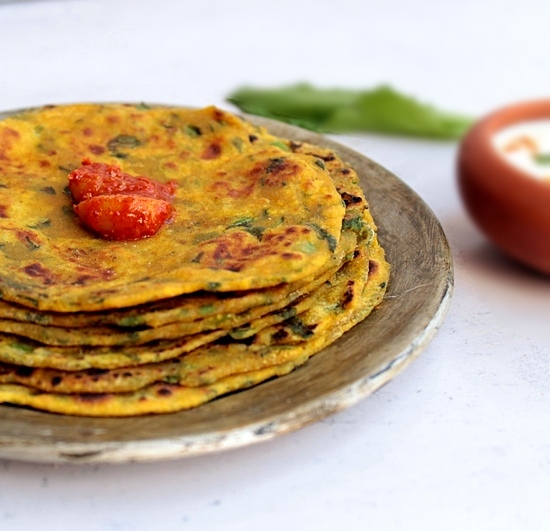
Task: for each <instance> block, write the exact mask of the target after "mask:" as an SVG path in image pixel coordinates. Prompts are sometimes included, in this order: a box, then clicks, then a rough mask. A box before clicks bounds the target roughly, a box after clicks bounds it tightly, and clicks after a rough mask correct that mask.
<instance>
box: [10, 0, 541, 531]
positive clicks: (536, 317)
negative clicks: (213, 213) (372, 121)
mask: <svg viewBox="0 0 550 531" xmlns="http://www.w3.org/2000/svg"><path fill="white" fill-rule="evenodd" d="M549 24H550V3H549V2H548V0H540V1H537V0H524V1H522V2H518V1H510V0H491V1H484V0H461V1H460V2H457V1H454V0H440V1H438V2H436V1H435V0H419V1H414V0H411V1H407V0H386V1H380V0H378V1H372V0H364V1H355V2H354V1H350V0H339V1H336V0H333V1H325V0H317V1H302V2H300V1H299V0H295V1H288V0H277V1H272V2H260V1H252V0H246V1H238V0H233V1H226V2H223V1H222V0H219V1H216V0H204V1H200V0H196V1H194V2H185V1H180V2H178V1H176V0H174V1H168V0H156V1H152V0H151V1H143V0H133V1H131V0H127V1H123V0H114V1H109V0H82V1H80V0H64V1H61V0H60V1H35V2H31V1H26V2H0V108H2V109H13V108H19V107H25V106H35V105H40V104H45V103H63V102H74V101H122V100H126V101H148V102H166V103H175V104H187V105H196V106H202V105H208V104H216V105H220V106H224V98H225V96H227V94H228V93H229V92H230V91H232V90H233V89H235V88H237V87H239V86H241V84H243V83H250V84H253V85H257V86H277V85H282V84H288V83H294V82H297V81H309V82H312V83H314V84H317V85H319V86H326V87H329V86H341V87H357V88H359V87H365V88H366V87H372V86H375V85H377V84H380V83H391V84H392V85H393V86H395V87H396V88H398V89H400V90H403V91H405V92H408V93H410V94H412V95H416V96H417V97H419V98H420V99H421V100H424V101H427V102H431V103H434V104H437V105H438V106H440V107H442V108H447V109H449V110H454V111H462V112H466V113H471V114H473V115H476V116H479V115H482V114H484V113H486V112H488V111H490V110H492V109H494V108H496V107H499V106H501V105H503V104H507V103H511V102H514V101H517V100H525V99H533V98H539V97H544V96H546V97H548V95H549V90H550V67H549V59H550V53H549V51H548V50H549V48H548V39H547V38H546V37H547V34H548V28H549V27H550V26H549ZM339 140H340V142H342V143H344V144H347V145H349V146H351V147H353V148H355V149H357V150H358V151H360V152H362V153H364V154H366V155H368V156H370V157H371V158H373V159H375V160H376V161H378V162H379V163H381V164H382V165H384V166H386V167H387V168H388V169H390V170H391V171H393V172H394V173H395V174H397V175H398V176H399V177H400V178H401V179H402V180H404V181H405V182H406V183H408V184H409V185H410V186H411V187H412V188H413V189H415V190H416V191H417V192H418V193H419V194H420V195H421V196H422V197H423V198H424V199H425V201H426V202H427V203H428V204H429V205H430V206H431V208H432V209H433V210H434V212H435V213H436V214H437V216H438V217H439V219H440V220H441V222H442V225H443V227H444V229H445V231H446V233H447V236H448V238H449V241H450V244H451V247H452V250H453V256H454V260H455V275H456V286H455V293H454V297H453V302H452V304H451V308H450V311H449V313H448V315H447V318H446V320H445V322H444V325H443V326H442V328H441V330H440V331H439V333H438V335H437V336H436V337H435V339H434V340H433V341H432V342H431V344H430V345H429V346H428V348H427V349H426V350H425V351H424V352H423V354H422V355H421V356H420V357H419V359H418V360H416V361H415V362H414V363H413V364H412V366H410V367H409V368H408V369H407V370H406V371H405V372H403V373H402V374H400V375H399V376H398V377H397V378H396V379H395V380H394V381H393V382H391V383H390V384H388V385H387V386H386V387H384V388H383V389H381V390H380V391H378V392H377V393H376V394H375V395H373V396H371V397H369V398H367V399H365V400H363V401H362V402H360V403H359V404H357V405H355V406H354V407H351V408H349V409H348V410H346V411H343V412H341V413H339V414H337V415H333V416H331V417H329V418H327V419H325V420H323V421H321V422H317V423H316V424H313V425H311V426H309V427H306V428H304V429H302V430H300V431H297V432H294V433H291V434H288V435H285V436H281V437H278V438H276V439H274V440H271V441H269V442H265V443H261V444H257V445H253V446H249V447H245V448H240V449H237V450H232V451H228V452H223V453H219V454H210V455H204V456H200V457H195V458H189V459H181V460H174V461H166V462H153V463H137V464H124V465H95V466H76V465H66V466H53V465H38V464H29V463H18V462H10V461H1V460H0V530H2V531H12V530H14V531H15V530H17V531H27V530H31V531H33V530H42V529H56V530H57V531H64V530H74V529H79V530H120V531H126V530H153V529H159V530H160V529H162V530H163V531H169V530H180V529H190V530H216V529H224V530H225V531H230V530H249V529H250V530H252V529H254V530H256V529H261V530H262V531H271V530H280V529H285V530H287V529H288V530H291V529H300V530H310V529H316V530H348V531H349V530H366V529H370V530H386V529H388V530H394V529H395V530H423V531H426V530H498V531H501V530H546V529H550V420H549V417H550V361H549V360H550V347H549V345H550V340H549V338H550V332H549V328H550V327H549V326H548V324H549V322H550V321H549V316H550V280H549V279H545V278H542V277H539V276H536V275H533V274H531V273H529V272H527V271H525V270H524V269H522V268H520V267H518V266H516V265H515V264H512V263H511V262H509V261H507V260H506V259H504V258H503V257H502V256H500V254H499V253H498V252H496V251H494V249H493V248H492V247H491V246H490V245H489V244H487V242H486V241H485V239H484V237H483V236H482V235H480V234H479V232H478V231H477V229H476V228H475V227H474V226H473V224H472V223H471V222H470V221H469V219H468V217H467V215H466V214H465V212H464V209H463V207H462V205H461V202H460V199H459V196H458V194H457V191H456V186H455V175H454V163H455V155H456V150H457V145H456V144H455V143H452V142H430V141H423V140H408V139H398V138H389V137H382V136H374V135H363V136H361V137H359V136H357V137H347V136H342V137H339Z"/></svg>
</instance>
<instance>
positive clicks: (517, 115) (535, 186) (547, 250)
mask: <svg viewBox="0 0 550 531" xmlns="http://www.w3.org/2000/svg"><path fill="white" fill-rule="evenodd" d="M549 118H550V100H541V101H533V102H527V103H520V104H517V105H512V106H510V107H505V108H503V109H501V110H498V111H496V112H494V113H492V114H490V115H488V116H487V117H485V118H483V119H482V120H480V121H479V122H477V123H476V124H475V125H474V126H473V127H472V129H471V130H470V131H469V132H468V133H467V134H466V136H465V138H464V139H463V141H462V143H461V146H460V150H459V154H458V183H459V188H460V192H461V195H462V198H463V200H464V203H465V205H466V208H467V209H468V211H469V213H470V215H471V216H472V218H473V219H474V221H475V222H476V223H477V225H478V226H479V228H480V229H481V230H482V231H483V232H484V233H485V234H486V235H487V236H488V238H489V239H490V240H491V241H492V242H493V243H494V244H495V245H496V246H498V247H499V248H500V249H501V250H503V251H504V252H505V253H506V254H508V255H509V256H511V257H513V258H515V259H516V260H518V261H520V262H522V263H523V264H526V265H528V266H530V267H532V268H534V269H536V270H538V271H540V272H542V273H544V274H550V184H549V183H548V182H544V181H541V180H539V179H537V178H536V177H533V176H531V175H529V174H528V173H526V172H524V171H522V170H521V169H518V168H516V167H515V166H513V165H512V164H511V163H509V162H508V161H507V160H506V159H505V158H504V156H503V155H501V154H500V153H499V152H498V151H497V150H496V148H495V147H494V146H493V143H492V140H493V137H494V135H495V134H496V133H497V132H498V131H500V130H502V129H503V128H505V127H508V126H510V125H513V124H517V123H519V122H524V121H527V120H537V119H549Z"/></svg>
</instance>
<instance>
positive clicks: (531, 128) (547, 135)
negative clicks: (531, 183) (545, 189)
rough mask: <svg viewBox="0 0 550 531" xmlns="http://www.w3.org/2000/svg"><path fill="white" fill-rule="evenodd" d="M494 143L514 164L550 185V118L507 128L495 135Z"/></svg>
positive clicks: (503, 155) (501, 153)
mask: <svg viewBox="0 0 550 531" xmlns="http://www.w3.org/2000/svg"><path fill="white" fill-rule="evenodd" d="M492 142H493V146H494V148H495V149H496V150H497V151H498V152H499V153H500V155H501V156H502V157H504V158H505V159H506V160H507V161H508V162H509V163H510V164H512V165H513V166H515V167H516V168H518V169H519V170H522V171H523V172H525V173H527V174H529V175H530V176H532V177H535V178H537V179H539V180H541V181H548V183H549V184H550V119H540V120H529V121H524V122H518V123H515V124H513V125H510V126H508V127H504V128H502V129H500V130H499V131H498V132H497V133H495V135H494V136H493V139H492Z"/></svg>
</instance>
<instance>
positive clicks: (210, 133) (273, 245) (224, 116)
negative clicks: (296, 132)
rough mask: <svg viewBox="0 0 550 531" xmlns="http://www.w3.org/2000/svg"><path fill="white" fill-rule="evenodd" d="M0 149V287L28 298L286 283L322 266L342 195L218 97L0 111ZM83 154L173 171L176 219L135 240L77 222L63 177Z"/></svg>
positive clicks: (110, 296)
mask: <svg viewBox="0 0 550 531" xmlns="http://www.w3.org/2000/svg"><path fill="white" fill-rule="evenodd" d="M0 149H1V152H0V205H1V206H2V217H1V218H0V227H1V228H2V236H1V241H0V243H1V249H0V251H1V252H0V289H1V291H2V298H3V299H4V300H8V301H11V302H16V303H19V304H21V305H23V306H27V307H30V308H37V309H39V310H50V311H59V312H76V311H94V310H102V309H109V308H120V307H128V306H134V305H138V304H143V303H146V302H151V301H154V300H159V299H165V298H169V297H174V296H177V295H180V294H183V293H194V292H197V291H199V290H207V291H234V290H248V289H258V288H264V287H269V286H275V285H277V284H280V283H283V282H284V283H286V282H294V281H298V280H300V279H302V278H305V277H307V276H308V275H311V274H314V273H315V272H317V271H319V270H320V269H321V268H322V267H323V266H324V264H325V263H326V262H327V260H329V258H330V256H331V255H332V253H333V252H334V249H335V248H336V245H337V243H338V240H339V238H340V233H341V228H342V218H343V216H344V205H342V201H341V197H340V195H339V194H338V192H337V191H336V188H335V186H334V183H333V181H332V179H331V177H330V175H329V173H328V171H327V170H326V168H323V167H321V166H320V165H319V164H316V159H315V158H314V157H311V156H308V155H303V154H298V153H291V152H287V151H285V150H282V149H281V148H280V147H278V146H276V145H272V144H265V143H254V142H252V141H251V140H250V138H249V132H248V129H247V128H246V127H245V126H244V125H243V122H242V121H241V120H239V119H238V118H236V117H234V116H232V115H231V114H229V113H225V112H223V111H221V110H219V109H215V108H213V107H211V108H207V109H201V110H184V109H181V108H166V107H158V108H148V107H147V108H143V106H137V107H136V106H128V105H92V104H89V105H88V104H81V105H68V106H58V107H55V106H54V107H48V108H42V109H38V110H34V111H29V112H24V113H21V114H18V115H15V116H12V117H9V118H6V119H5V120H3V121H2V122H0ZM90 157H92V158H93V161H94V162H103V163H108V164H118V165H119V166H120V167H121V168H122V170H123V171H124V172H126V173H128V174H131V175H145V176H147V177H150V178H152V179H156V180H157V181H158V182H169V181H175V182H176V184H177V188H176V191H175V197H174V201H173V206H174V209H175V212H176V214H175V218H174V220H173V222H172V223H170V224H168V225H166V226H165V227H163V228H162V229H161V230H160V232H159V233H158V234H157V235H155V236H154V237H152V238H146V239H142V240H139V241H106V240H103V239H101V238H99V237H97V236H96V235H94V234H93V233H91V232H89V231H88V230H87V229H85V228H84V227H83V226H82V225H81V223H79V220H78V219H77V218H76V217H75V214H74V211H73V208H72V199H71V197H70V194H67V193H66V186H67V174H68V170H71V169H74V168H75V167H77V166H78V165H79V164H80V162H81V160H82V159H84V158H90ZM15 198H17V200H15Z"/></svg>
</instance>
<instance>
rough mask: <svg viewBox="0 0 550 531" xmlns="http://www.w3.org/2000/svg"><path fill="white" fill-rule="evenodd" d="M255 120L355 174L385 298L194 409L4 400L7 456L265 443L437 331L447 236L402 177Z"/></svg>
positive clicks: (364, 389) (84, 455)
mask: <svg viewBox="0 0 550 531" xmlns="http://www.w3.org/2000/svg"><path fill="white" fill-rule="evenodd" d="M3 116H5V115H3ZM0 118H2V115H0ZM249 119H250V120H251V121H253V122H255V123H258V124H262V125H265V126H267V127H268V128H269V130H270V131H271V132H272V133H274V134H276V135H279V136H282V137H286V138H291V139H294V140H302V141H307V142H311V143H313V144H318V145H322V146H326V147H330V148H331V149H333V150H334V151H336V152H337V153H338V154H339V155H340V156H341V157H342V158H343V159H344V160H346V161H347V162H349V163H350V164H352V165H353V166H354V167H355V169H356V170H357V171H358V173H359V175H360V178H361V184H362V186H363V189H364V190H365V193H366V196H367V199H368V201H369V204H370V206H371V208H372V211H373V215H374V218H375V220H376V222H377V225H378V227H379V237H380V241H381V243H382V246H383V247H384V248H385V249H386V253H387V259H388V261H389V262H390V264H391V266H392V276H391V278H390V283H389V289H388V291H387V294H386V297H385V300H384V302H383V303H382V304H381V306H380V307H379V308H378V309H377V310H375V311H374V312H373V313H372V314H371V315H370V316H369V317H368V319H366V320H365V321H364V322H362V323H360V324H359V325H357V326H356V327H355V328H353V329H352V330H351V331H349V332H348V333H347V334H345V335H344V336H343V337H342V338H341V339H340V340H338V341H337V342H336V343H334V344H333V345H331V346H330V347H328V348H326V349H325V350H323V351H322V352H320V353H318V354H317V355H315V356H314V357H313V358H312V359H310V360H309V361H308V363H306V364H305V365H304V366H302V367H300V368H299V369H297V370H296V371H294V372H292V373H291V374H289V375H287V376H284V377H282V378H279V379H276V380H271V381H269V382H266V383H263V384H261V385H259V386H257V387H254V388H252V389H248V390H246V391H241V392H238V393H235V394H232V395H229V396H226V397H223V398H220V399H218V400H215V401H214V402H211V403H209V404H206V405H203V406H201V407H199V408H197V409H194V410H190V411H183V412H180V413H173V414H168V415H157V416H146V417H138V418H122V419H114V418H113V419H110V418H107V419H96V418H80V417H69V416H62V415H53V414H49V413H41V412H37V411H32V410H28V409H23V408H17V407H11V406H0V458H9V459H18V460H24V461H35V462H73V463H74V462H80V463H91V462H94V463H97V462H124V461H138V460H155V459H166V458H176V457H182V456H189V455H195V454H201V453H206V452H211V451H216V450H222V449H228V448H234V447H238V446H243V445H246V444H250V443H253V442H259V441H265V440H267V439H270V438H272V437H275V436H277V435H279V434H282V433H286V432H289V431H292V430H295V429H298V428H300V427H301V426H304V425H305V424H308V423H311V422H314V421H316V420H318V419H321V418H323V417H325V416H327V415H329V414H331V413H334V412H336V411H339V410H341V409H343V408H345V407H348V406H350V405H352V404H354V403H356V402H358V401H359V400H360V399H361V398H363V397H365V396H367V395H369V394H371V393H373V392H374V391H376V390H377V389H378V388H380V387H381V386H382V385H384V384H385V383H387V382H388V381H390V380H391V379H392V378H393V377H394V376H395V375H396V374H397V373H399V372H400V371H402V370H403V369H404V368H405V367H406V366H407V365H408V364H409V363H410V362H411V361H412V360H413V359H414V358H415V357H416V356H417V355H418V354H419V353H420V351H421V350H422V349H423V348H424V347H425V346H426V344H427V343H428V342H429V340H430V339H431V338H432V337H433V335H434V334H435V332H436V331H437V329H438V327H439V325H440V323H441V321H442V320H443V317H444V315H445V312H446V310H447V308H448V305H449V302H450V297H451V292H452V285H453V272H452V263H451V255H450V251H449V247H448V244H447V241H446V239H445V235H444V234H443V231H442V229H441V226H440V224H439V222H438V220H437V219H436V217H435V216H434V214H433V213H432V212H431V210H430V209H429V208H428V207H427V206H426V204H425V203H424V202H423V201H422V200H421V199H420V198H419V197H418V195H416V194H415V193H414V192H413V191H412V190H411V189H410V188H409V187H408V186H407V185H405V184H404V183H403V182H402V181H400V180H399V179H398V178H397V177H395V176H394V175H392V174H391V173H390V172H388V171H387V170H385V169H384V168H382V167H380V166H379V165H378V164H376V163H375V162H373V161H371V160H370V159H368V158H366V157H364V156H363V155H360V154H359V153H357V152H355V151H353V150H351V149H349V148H347V147H344V146H342V145H339V144H337V143H335V142H333V141H331V140H329V139H327V138H324V137H322V136H320V135H317V134H314V133H311V132H309V131H304V130H302V129H299V128H297V127H293V126H289V125H286V124H282V123H279V122H275V121H272V120H266V119H260V118H256V117H249Z"/></svg>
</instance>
